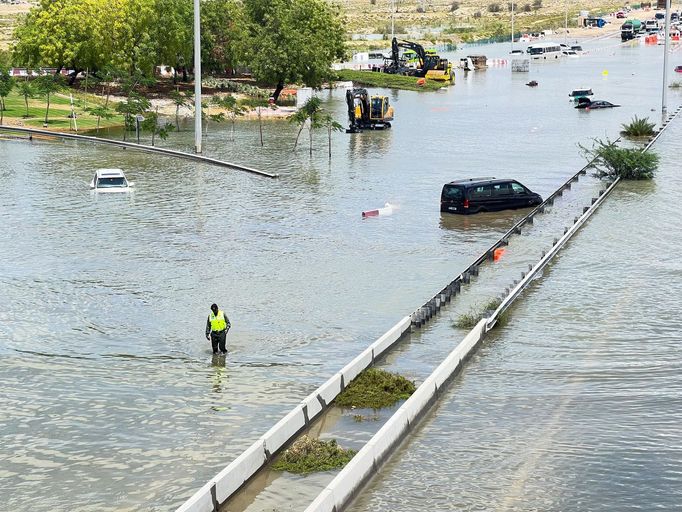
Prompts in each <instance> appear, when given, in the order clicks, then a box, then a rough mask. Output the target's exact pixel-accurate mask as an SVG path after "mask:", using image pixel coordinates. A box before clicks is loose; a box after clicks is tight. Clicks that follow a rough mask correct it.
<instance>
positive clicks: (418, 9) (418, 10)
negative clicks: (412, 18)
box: [417, 5, 424, 13]
mask: <svg viewBox="0 0 682 512" xmlns="http://www.w3.org/2000/svg"><path fill="white" fill-rule="evenodd" d="M417 12H418V13H423V12H424V8H423V7H422V6H421V5H420V6H419V7H417Z"/></svg>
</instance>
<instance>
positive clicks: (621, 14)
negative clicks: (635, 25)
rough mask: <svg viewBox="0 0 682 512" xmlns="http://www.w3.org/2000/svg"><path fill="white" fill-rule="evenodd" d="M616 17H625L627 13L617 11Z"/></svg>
mask: <svg viewBox="0 0 682 512" xmlns="http://www.w3.org/2000/svg"><path fill="white" fill-rule="evenodd" d="M616 18H625V13H624V12H623V11H618V12H617V13H616Z"/></svg>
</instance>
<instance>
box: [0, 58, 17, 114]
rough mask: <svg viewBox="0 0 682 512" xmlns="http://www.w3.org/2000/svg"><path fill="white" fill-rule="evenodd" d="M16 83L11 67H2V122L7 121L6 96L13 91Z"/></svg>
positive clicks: (0, 93)
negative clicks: (11, 73) (10, 70)
mask: <svg viewBox="0 0 682 512" xmlns="http://www.w3.org/2000/svg"><path fill="white" fill-rule="evenodd" d="M15 84H16V81H15V79H14V77H13V76H11V75H10V73H9V69H8V68H5V67H0V124H3V122H4V121H5V98H7V96H9V93H10V92H12V89H14V85H15Z"/></svg>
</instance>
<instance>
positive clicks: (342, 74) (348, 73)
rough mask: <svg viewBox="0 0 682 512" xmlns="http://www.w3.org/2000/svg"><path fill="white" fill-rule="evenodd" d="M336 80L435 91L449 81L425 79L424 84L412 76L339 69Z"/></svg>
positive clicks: (409, 89)
mask: <svg viewBox="0 0 682 512" xmlns="http://www.w3.org/2000/svg"><path fill="white" fill-rule="evenodd" d="M336 80H340V81H351V80H352V81H353V83H355V84H357V85H363V86H368V87H384V88H386V89H403V90H407V91H424V90H426V91H436V90H438V89H440V88H441V87H447V86H448V85H450V82H439V81H436V80H428V79H426V81H425V83H424V85H417V80H419V78H417V77H414V76H402V75H391V74H389V73H379V72H372V71H355V70H353V69H341V70H339V71H337V72H336Z"/></svg>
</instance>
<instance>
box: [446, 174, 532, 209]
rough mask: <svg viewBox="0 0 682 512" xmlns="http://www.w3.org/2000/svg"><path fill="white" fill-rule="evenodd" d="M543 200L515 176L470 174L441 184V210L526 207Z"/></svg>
mask: <svg viewBox="0 0 682 512" xmlns="http://www.w3.org/2000/svg"><path fill="white" fill-rule="evenodd" d="M540 203H542V197H540V196H539V195H538V194H536V193H535V192H532V191H530V190H529V189H528V188H526V187H524V186H523V185H521V183H519V182H518V181H516V180H511V179H495V178H470V179H467V180H457V181H451V182H450V183H446V184H445V185H443V190H442V192H441V195H440V211H441V212H446V213H458V214H465V215H466V214H470V213H480V212H495V211H500V210H513V209H516V208H528V207H530V206H537V205H539V204H540Z"/></svg>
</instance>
